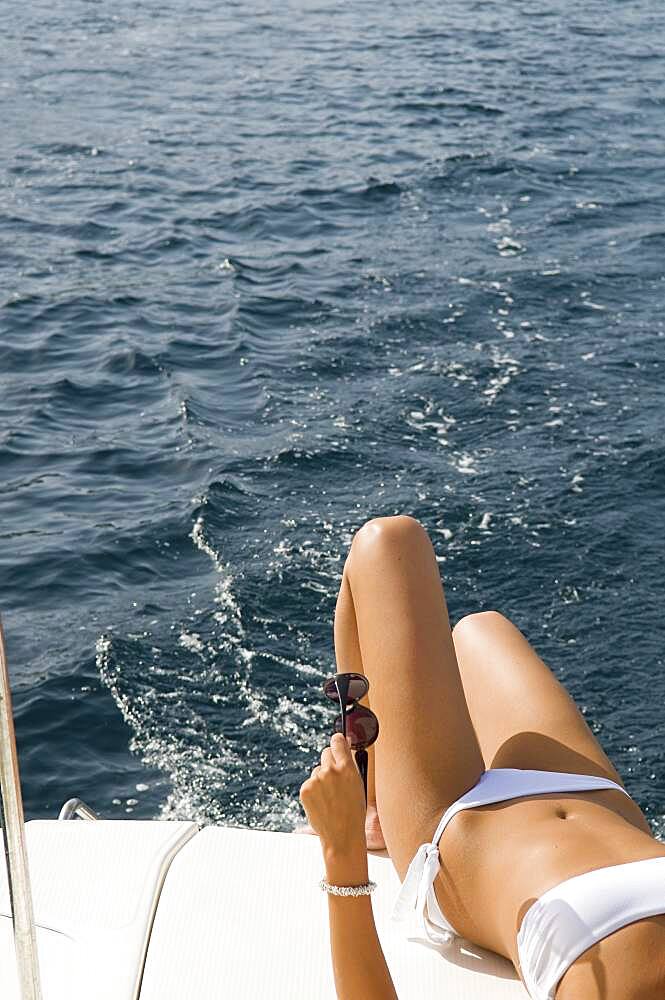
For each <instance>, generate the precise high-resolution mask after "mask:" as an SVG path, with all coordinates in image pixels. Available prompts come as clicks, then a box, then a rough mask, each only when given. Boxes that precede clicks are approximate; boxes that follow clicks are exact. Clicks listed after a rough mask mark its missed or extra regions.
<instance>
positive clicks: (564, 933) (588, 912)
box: [393, 768, 665, 1000]
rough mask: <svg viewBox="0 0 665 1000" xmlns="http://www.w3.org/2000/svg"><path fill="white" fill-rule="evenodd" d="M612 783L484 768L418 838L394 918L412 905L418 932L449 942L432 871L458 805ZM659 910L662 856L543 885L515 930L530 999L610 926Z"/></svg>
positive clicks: (663, 897) (546, 991) (664, 884)
mask: <svg viewBox="0 0 665 1000" xmlns="http://www.w3.org/2000/svg"><path fill="white" fill-rule="evenodd" d="M603 788H612V789H615V790H618V791H621V792H623V793H624V795H626V796H628V792H626V790H625V788H622V786H621V785H618V784H617V783H616V782H614V781H610V779H609V778H598V777H595V776H594V775H589V774H568V773H566V772H559V771H531V770H523V769H522V768H490V770H488V771H485V772H484V774H483V775H482V776H481V778H480V780H479V781H478V782H477V783H476V784H475V785H474V786H473V788H471V789H469V791H468V792H466V793H465V794H464V795H462V796H461V798H459V799H457V800H456V801H455V802H453V804H452V805H451V806H449V808H448V809H446V811H445V813H444V814H443V816H442V817H441V819H440V821H439V824H438V826H437V828H436V831H435V833H434V836H433V838H432V840H431V842H430V843H428V844H421V846H420V847H419V848H418V850H417V852H416V854H415V856H414V857H413V860H412V861H411V864H410V865H409V868H408V871H407V873H406V876H405V879H404V882H403V883H402V888H401V889H400V892H399V895H398V897H397V901H396V903H395V908H394V911H393V919H394V920H402V919H404V918H405V917H407V916H408V915H409V914H412V913H414V912H415V914H416V916H417V917H418V919H419V920H420V921H421V923H422V928H423V930H424V932H425V935H426V936H427V937H428V938H429V939H430V940H431V941H434V942H435V943H436V944H438V945H447V944H450V943H451V942H452V941H453V940H454V939H455V938H456V937H460V935H459V934H458V932H457V931H456V930H455V929H454V927H453V926H452V925H451V924H450V923H449V921H448V920H447V919H446V918H445V917H444V915H443V913H442V912H441V908H440V906H439V903H438V900H437V898H436V893H435V892H434V881H435V879H436V877H437V875H438V874H439V871H440V865H439V848H438V844H439V840H440V839H441V835H442V833H443V831H444V829H445V828H446V826H447V825H448V823H449V822H450V820H451V819H452V818H453V816H455V815H456V814H457V813H458V812H461V811H462V810H463V809H473V808H475V807H478V806H483V805H490V804H492V803H495V802H504V801H507V800H510V799H516V798H520V797H522V796H527V795H546V794H551V793H553V792H560V793H565V792H586V791H596V790H599V789H603ZM657 914H665V857H660V858H652V859H649V860H646V861H633V862H629V863H628V864H622V865H615V866H612V867H609V868H599V869H597V870H595V871H591V872H585V873H584V874H583V875H577V876H575V877H573V878H570V879H566V880H565V881H564V882H561V883H560V884H559V885H556V886H554V887H553V888H551V889H548V890H547V892H545V893H544V894H543V895H542V896H541V897H540V898H539V899H537V900H536V902H535V903H533V904H532V906H530V907H529V909H528V910H527V912H526V914H525V915H524V918H523V920H522V924H521V926H520V929H519V932H518V935H517V948H518V955H519V962H520V968H521V971H522V978H523V980H524V983H525V985H526V987H527V989H528V991H529V995H530V996H531V997H532V1000H554V995H555V991H556V987H557V984H558V983H559V981H560V980H561V978H562V976H563V974H564V973H565V971H566V970H567V969H568V967H569V966H570V965H572V963H573V962H574V961H575V959H576V958H578V957H579V956H580V955H581V954H582V952H583V951H586V949H587V948H590V947H591V945H593V944H595V943H596V942H597V941H600V940H601V938H603V937H606V936H607V935H608V934H611V933H612V932H613V931H615V930H618V929H619V928H620V927H624V926H625V925H626V924H629V923H632V922H633V921H635V920H640V919H642V918H644V917H649V916H656V915H657Z"/></svg>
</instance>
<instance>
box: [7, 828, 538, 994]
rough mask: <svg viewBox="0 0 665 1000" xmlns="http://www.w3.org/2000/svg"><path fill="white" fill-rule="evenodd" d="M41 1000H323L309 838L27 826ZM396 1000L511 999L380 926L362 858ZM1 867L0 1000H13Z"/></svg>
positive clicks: (324, 975) (474, 962)
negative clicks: (89, 999)
mask: <svg viewBox="0 0 665 1000" xmlns="http://www.w3.org/2000/svg"><path fill="white" fill-rule="evenodd" d="M26 836H27V843H28V855H29V860H30V869H31V876H32V891H33V898H34V909H35V920H36V923H37V944H38V951H39V958H40V968H41V980H42V992H43V998H44V1000H79V998H81V1000H82V998H83V997H86V998H89V997H94V998H95V1000H223V998H229V1000H231V998H232V1000H250V998H251V1000H256V997H265V998H270V1000H295V998H297V997H303V998H307V1000H335V996H336V994H335V987H334V981H333V975H332V967H331V962H330V954H329V943H328V916H327V900H326V896H325V894H324V893H322V892H321V890H320V888H319V887H318V881H319V879H320V878H321V873H322V866H321V852H320V848H319V843H318V840H317V838H316V837H308V836H303V835H294V834H291V833H271V832H268V831H260V830H250V829H244V828H239V827H217V826H209V827H205V828H204V829H203V830H199V829H198V827H197V826H196V824H194V823H174V822H159V821H149V820H148V821H142V820H98V821H94V822H91V821H80V820H79V821H72V822H62V821H57V820H33V821H32V822H30V823H27V824H26ZM370 878H372V879H373V880H374V881H376V882H377V884H378V887H377V889H376V891H375V892H374V893H373V908H374V915H375V919H376V924H377V928H378V932H379V936H380V938H381V943H382V946H383V949H384V953H385V956H386V960H387V962H388V965H389V967H390V970H391V973H392V975H393V979H394V982H395V986H396V988H397V993H398V996H399V997H400V1000H429V998H431V1000H435V998H436V1000H439V998H442V997H445V998H447V1000H481V998H482V1000H524V998H526V997H527V993H526V991H525V990H524V988H523V986H522V985H521V983H520V982H519V980H518V978H517V976H516V974H515V972H514V969H513V967H512V965H511V964H510V963H509V962H506V961H505V960H504V959H502V958H500V957H499V956H497V955H494V954H493V953H490V952H485V951H483V950H482V949H479V948H477V947H475V946H474V945H470V944H466V943H462V946H461V947H457V946H453V947H452V948H451V949H447V950H439V949H438V948H436V947H435V946H434V945H432V944H431V943H430V942H428V941H424V940H423V939H422V938H418V936H417V935H416V934H415V933H413V934H409V933H408V931H407V932H406V933H405V929H404V925H403V924H395V923H393V922H392V921H391V920H390V914H391V911H392V905H393V902H394V899H395V897H396V895H397V891H398V889H399V880H398V878H397V875H396V873H395V871H394V869H393V867H392V864H391V863H390V860H389V859H388V858H387V857H386V856H385V855H384V856H381V855H371V856H370ZM9 913H10V910H9V896H8V890H7V881H6V874H5V871H4V865H1V864H0V955H1V960H0V996H2V998H3V1000H18V996H19V994H18V987H17V981H16V972H15V959H14V945H13V937H12V929H11V919H10V918H9Z"/></svg>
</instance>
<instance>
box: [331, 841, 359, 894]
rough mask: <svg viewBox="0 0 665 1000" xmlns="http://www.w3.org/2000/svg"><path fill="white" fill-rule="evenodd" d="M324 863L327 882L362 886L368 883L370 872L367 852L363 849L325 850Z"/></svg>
mask: <svg viewBox="0 0 665 1000" xmlns="http://www.w3.org/2000/svg"><path fill="white" fill-rule="evenodd" d="M323 861H324V864H325V869H326V880H327V881H328V882H333V883H335V884H337V885H360V884H362V883H363V882H367V881H368V878H369V872H368V867H367V851H366V850H365V845H364V844H363V845H362V848H360V849H359V848H351V849H349V848H346V849H343V850H340V849H339V848H333V847H325V846H324V848H323Z"/></svg>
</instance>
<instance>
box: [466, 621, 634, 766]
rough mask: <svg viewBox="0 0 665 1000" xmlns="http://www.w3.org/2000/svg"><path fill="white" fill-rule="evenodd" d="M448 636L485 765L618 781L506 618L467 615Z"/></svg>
mask: <svg viewBox="0 0 665 1000" xmlns="http://www.w3.org/2000/svg"><path fill="white" fill-rule="evenodd" d="M453 641H454V643H455V650H456V652H457V659H458V662H459V666H460V672H461V676H462V684H463V686H464V692H465V695H466V699H467V703H468V706H469V711H470V713H471V718H472V719H473V724H474V727H475V730H476V733H477V735H478V740H479V742H480V747H481V750H482V754H483V759H484V761H485V765H486V767H488V768H490V767H520V768H535V769H538V770H543V771H568V772H575V773H580V774H597V775H601V776H602V777H607V778H611V779H612V781H617V782H619V783H620V784H621V783H622V782H621V778H620V777H619V775H618V773H617V771H616V770H615V768H614V766H613V764H612V762H611V761H610V760H609V758H608V757H607V755H606V754H605V752H604V751H603V749H602V747H601V746H600V744H599V743H598V740H597V739H596V737H595V736H594V735H593V733H592V732H591V730H590V728H589V726H588V725H587V723H586V721H585V719H584V717H583V715H582V713H581V712H580V711H579V709H578V708H577V706H576V705H575V702H574V701H573V699H572V698H571V697H570V695H569V694H568V692H567V691H566V689H565V688H564V687H563V685H562V684H561V683H560V682H559V681H558V680H557V679H556V677H555V676H554V674H553V673H552V671H551V670H550V669H549V667H547V666H546V665H545V663H544V662H543V661H542V660H541V658H540V657H539V656H538V654H537V653H536V651H535V650H534V649H533V647H532V646H531V645H530V644H529V642H528V641H527V639H526V637H525V636H524V635H523V634H522V632H520V630H519V629H518V628H517V627H516V626H515V625H513V623H512V622H511V621H509V620H508V619H507V618H505V617H504V616H503V615H502V614H499V613H498V612H496V611H483V612H479V613H478V614H472V615H467V616H466V617H465V618H462V619H461V620H460V621H459V622H458V623H457V625H456V626H455V628H454V629H453Z"/></svg>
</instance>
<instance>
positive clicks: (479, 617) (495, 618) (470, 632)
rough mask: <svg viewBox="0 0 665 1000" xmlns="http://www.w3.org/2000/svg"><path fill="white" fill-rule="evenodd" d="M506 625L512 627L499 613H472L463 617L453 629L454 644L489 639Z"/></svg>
mask: <svg viewBox="0 0 665 1000" xmlns="http://www.w3.org/2000/svg"><path fill="white" fill-rule="evenodd" d="M506 625H510V626H511V627H512V622H511V621H510V619H509V618H506V616H505V615H502V614H501V612H500V611H474V612H472V613H471V614H469V615H464V617H463V618H460V620H459V621H458V622H457V624H456V625H455V626H454V628H453V640H454V641H455V642H467V641H470V642H474V641H478V639H480V638H487V637H490V636H491V635H492V634H493V633H496V631H497V629H503V628H505V627H506Z"/></svg>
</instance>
